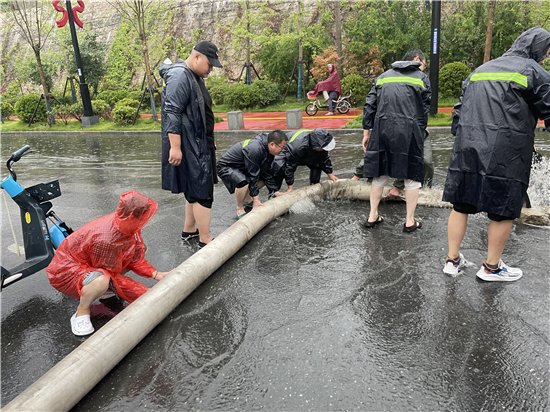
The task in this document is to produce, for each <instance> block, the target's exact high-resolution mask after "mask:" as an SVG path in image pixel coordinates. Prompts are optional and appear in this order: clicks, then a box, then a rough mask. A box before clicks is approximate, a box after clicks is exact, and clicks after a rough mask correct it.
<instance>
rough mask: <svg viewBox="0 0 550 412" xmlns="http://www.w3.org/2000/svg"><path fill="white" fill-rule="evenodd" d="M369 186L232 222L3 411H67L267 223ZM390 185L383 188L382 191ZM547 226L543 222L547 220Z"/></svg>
mask: <svg viewBox="0 0 550 412" xmlns="http://www.w3.org/2000/svg"><path fill="white" fill-rule="evenodd" d="M369 189H370V185H369V184H367V183H364V182H360V181H359V182H358V181H352V180H339V181H337V182H335V183H332V182H330V181H325V182H322V183H320V184H317V185H313V186H309V187H304V188H301V189H298V190H295V191H293V192H291V193H290V194H288V195H285V196H281V197H278V198H276V199H273V200H271V201H269V202H266V203H265V205H264V206H263V207H259V208H257V209H255V210H254V211H252V212H251V213H249V214H248V215H247V216H245V217H244V218H242V219H240V220H238V221H237V222H235V223H234V224H233V225H232V226H230V227H229V228H228V229H227V230H225V231H224V232H223V233H221V234H220V235H218V236H217V237H216V239H215V240H214V241H213V242H211V243H210V244H208V246H207V247H205V248H203V249H201V250H199V251H198V252H197V253H195V254H194V255H193V256H191V257H190V258H189V259H187V260H186V261H185V262H183V263H182V264H181V265H179V266H178V267H177V268H176V269H175V270H174V271H173V272H172V273H170V274H169V275H168V276H166V277H165V278H164V279H163V280H162V281H160V282H159V283H157V284H156V285H155V286H154V287H152V288H151V289H150V290H149V291H148V292H147V293H146V294H144V295H143V296H141V297H140V298H139V299H137V300H136V301H135V302H133V303H132V304H131V305H129V306H128V307H127V308H126V309H124V310H123V311H122V312H121V313H119V314H118V315H117V316H116V317H114V318H113V319H111V320H110V321H109V322H108V323H107V324H106V325H105V326H103V327H102V328H101V329H99V330H98V331H97V332H95V333H94V334H93V335H92V336H90V337H89V338H88V339H87V340H86V341H85V342H84V343H82V344H81V345H80V346H79V347H78V348H76V349H75V350H74V351H73V352H71V353H70V354H69V355H67V356H66V357H65V358H64V359H63V360H62V361H60V362H59V363H58V364H57V365H55V366H54V367H53V368H52V369H50V370H49V371H48V372H46V373H45V374H44V375H43V376H42V377H41V378H39V379H38V380H37V381H36V382H35V383H33V384H32V385H31V386H29V387H28V388H27V389H26V390H25V391H24V392H23V393H21V394H20V395H19V396H17V397H16V398H15V399H14V400H12V401H11V402H10V403H9V404H8V405H6V406H5V407H4V408H3V411H29V412H30V411H68V410H70V409H71V408H72V407H73V406H75V405H76V404H77V403H78V402H79V401H80V400H81V399H82V398H83V397H84V396H85V395H86V394H87V393H88V392H89V391H90V390H91V389H92V388H93V387H94V386H95V385H96V384H97V383H98V382H99V381H100V380H101V379H103V377H105V375H107V374H108V373H109V372H110V371H111V369H113V368H114V367H115V366H116V365H117V364H118V363H119V362H120V361H121V360H122V359H123V358H124V357H125V356H126V355H127V354H128V353H129V352H130V351H131V350H132V349H133V348H134V347H135V346H136V345H137V344H138V343H139V342H140V341H141V340H142V339H143V338H144V337H145V336H147V334H148V333H149V332H151V330H153V329H154V328H155V327H156V326H157V325H158V324H159V323H160V322H162V320H164V318H166V316H168V314H169V313H170V312H172V310H174V308H176V307H177V306H178V305H179V304H180V303H181V302H182V301H183V300H184V299H185V298H186V297H187V296H189V295H190V294H191V292H193V291H194V290H195V289H196V288H197V287H198V286H199V285H200V284H201V283H202V282H204V281H205V280H206V279H207V278H208V277H209V276H210V275H211V274H212V273H214V272H215V271H216V270H217V269H218V268H219V267H220V266H222V265H223V264H224V263H225V262H226V261H227V260H229V259H230V258H231V257H232V256H233V255H234V254H235V253H236V252H237V251H238V250H239V249H240V248H241V247H243V246H244V245H245V244H246V243H247V242H248V241H249V240H250V239H252V237H254V235H256V234H257V233H258V232H259V231H260V230H262V228H263V227H264V226H266V225H267V224H268V223H269V222H271V221H272V220H274V219H276V218H277V217H279V216H281V215H282V214H284V213H286V212H287V211H288V210H289V209H290V207H291V206H292V205H294V204H295V203H296V202H298V201H300V200H303V199H305V198H318V199H338V198H347V199H358V200H368V199H369V192H370V190H369ZM389 190H390V187H387V188H385V193H387V191H389ZM440 199H441V192H440V191H437V190H427V191H421V192H420V196H419V200H418V204H419V205H427V206H436V207H444V206H450V205H449V204H448V203H444V202H441V200H440ZM541 214H542V215H543V216H545V217H546V224H548V216H547V215H546V214H544V213H541Z"/></svg>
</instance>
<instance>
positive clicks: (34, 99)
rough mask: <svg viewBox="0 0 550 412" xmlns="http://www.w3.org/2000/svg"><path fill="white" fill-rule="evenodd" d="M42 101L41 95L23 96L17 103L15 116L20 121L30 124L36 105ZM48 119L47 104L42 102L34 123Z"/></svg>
mask: <svg viewBox="0 0 550 412" xmlns="http://www.w3.org/2000/svg"><path fill="white" fill-rule="evenodd" d="M39 100H40V95H39V94H26V95H24V96H21V98H19V100H17V103H15V114H17V117H19V120H21V121H23V122H25V123H28V122H29V121H30V119H31V116H32V114H33V112H34V109H35V108H36V104H37V103H38V101H39ZM47 118H48V116H47V113H46V103H45V102H44V100H42V101H40V105H39V106H38V110H37V111H36V114H35V115H34V120H33V121H34V123H38V122H44V121H46V119H47Z"/></svg>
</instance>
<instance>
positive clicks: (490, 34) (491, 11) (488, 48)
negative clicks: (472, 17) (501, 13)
mask: <svg viewBox="0 0 550 412" xmlns="http://www.w3.org/2000/svg"><path fill="white" fill-rule="evenodd" d="M496 4H497V2H496V1H495V0H491V1H490V2H489V18H488V21H487V37H486V38H485V55H484V56H483V63H487V62H488V61H489V60H491V43H492V41H493V22H494V19H495V7H496Z"/></svg>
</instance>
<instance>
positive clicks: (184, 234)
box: [181, 229, 199, 240]
mask: <svg viewBox="0 0 550 412" xmlns="http://www.w3.org/2000/svg"><path fill="white" fill-rule="evenodd" d="M198 236H199V229H197V230H195V231H194V232H181V240H189V239H193V238H194V237H198Z"/></svg>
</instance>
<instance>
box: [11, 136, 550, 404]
mask: <svg viewBox="0 0 550 412" xmlns="http://www.w3.org/2000/svg"><path fill="white" fill-rule="evenodd" d="M217 136H218V137H217V144H218V155H219V156H221V154H223V153H224V152H225V150H227V148H229V147H230V146H231V145H232V144H234V143H236V142H238V141H240V140H243V139H245V138H249V137H250V134H245V133H243V134H238V135H236V134H227V135H221V134H219V135H217ZM433 138H434V142H433V143H434V162H435V167H436V176H435V184H436V186H438V187H440V188H441V187H442V186H443V182H444V179H445V175H446V167H447V165H448V160H449V154H450V150H451V147H452V138H451V136H450V135H448V134H438V135H435V136H433ZM337 139H338V144H337V147H336V149H335V150H334V151H333V152H331V156H332V158H333V163H334V166H335V172H334V173H335V174H336V175H337V176H339V177H343V178H348V177H351V176H352V174H353V171H354V170H355V166H356V164H357V162H358V161H359V160H360V158H361V157H362V156H361V153H362V152H361V149H360V145H361V136H360V135H358V134H354V133H345V132H344V133H340V134H339V135H338V137H337ZM2 143H3V144H2V159H6V158H7V156H9V153H11V152H12V151H14V150H15V149H17V148H19V147H21V146H23V145H24V144H29V145H31V147H32V149H33V151H34V154H32V155H29V156H27V157H25V158H23V160H22V161H21V162H19V163H18V164H17V165H16V166H17V167H16V171H17V172H18V177H19V181H20V182H21V183H23V184H24V185H31V184H35V183H39V182H47V181H50V180H54V179H58V178H59V180H60V183H61V189H62V192H63V196H62V197H60V198H58V199H54V200H53V203H54V209H55V210H56V212H57V213H58V214H59V215H60V216H61V217H62V218H64V219H66V220H67V221H68V223H70V224H71V225H72V226H73V227H75V228H77V227H79V226H81V225H83V224H84V223H86V222H87V221H89V220H92V219H94V218H96V217H99V216H102V215H104V214H107V213H112V212H113V211H114V209H115V208H116V204H117V201H118V197H119V196H120V194H122V193H123V192H125V191H127V190H133V189H135V190H139V191H140V192H142V193H143V194H145V195H147V196H150V197H151V198H153V199H154V200H156V201H157V202H159V211H158V212H157V214H156V215H155V216H154V217H153V219H152V220H151V222H150V223H149V224H148V225H147V226H146V227H145V228H144V230H143V237H144V240H145V242H146V243H147V245H148V247H149V249H150V251H149V254H148V258H149V260H150V262H151V263H152V264H153V265H154V266H156V267H157V268H159V269H160V270H169V269H171V268H172V267H174V266H177V265H178V264H179V263H181V262H183V261H184V260H185V259H187V257H189V256H191V255H192V254H193V253H194V252H195V251H196V250H197V249H198V246H197V244H196V243H184V242H183V241H181V240H179V234H180V232H181V226H182V222H183V200H182V197H181V196H175V195H171V194H169V193H167V192H165V191H162V190H160V188H159V186H160V138H159V136H157V135H154V134H136V135H132V136H121V135H116V136H105V135H99V136H98V135H95V136H90V135H85V134H82V135H80V134H79V135H73V136H45V135H40V136H28V135H19V136H12V135H9V136H6V135H3V136H2ZM537 148H538V149H539V151H540V152H542V153H543V154H544V155H545V156H547V157H548V155H550V140H549V138H548V135H542V133H541V134H537ZM303 169H304V168H300V169H299V174H298V175H297V179H296V187H301V186H304V185H306V184H307V179H308V173H307V172H306V170H303ZM266 197H267V194H266V193H265V192H262V195H261V198H262V200H263V201H266V200H267V199H266ZM12 203H13V202H12ZM380 210H381V213H382V214H383V215H384V217H385V218H386V221H385V222H384V223H383V224H381V225H379V226H378V227H377V228H376V229H375V230H365V229H363V228H362V226H361V224H362V222H363V221H364V220H366V218H367V216H368V205H367V204H366V203H365V202H361V201H347V200H340V201H313V202H312V201H307V200H306V201H303V202H301V204H298V205H296V206H295V207H293V208H292V210H291V212H290V213H289V214H287V215H284V216H282V217H280V218H278V219H277V220H275V221H273V222H272V223H271V224H269V225H268V226H267V227H266V228H265V229H263V230H262V232H260V234H259V235H257V236H256V237H255V238H253V239H252V240H251V241H250V242H249V243H248V244H247V245H246V246H245V247H244V248H243V249H241V250H240V251H239V252H238V253H237V254H236V255H235V256H234V257H233V258H232V259H231V260H229V261H228V262H227V263H226V264H225V265H224V266H223V267H222V268H221V269H220V270H218V271H217V272H216V273H214V274H213V275H212V276H211V277H210V278H209V279H208V280H207V281H206V282H204V283H203V284H202V285H201V286H200V287H199V288H198V289H197V290H196V291H195V292H194V293H192V294H191V295H190V296H189V297H188V298H187V299H186V300H185V301H184V302H183V303H182V304H181V305H180V306H179V307H178V308H176V310H174V311H173V312H172V313H171V314H170V315H169V316H168V317H167V318H166V319H165V320H164V321H163V322H162V323H161V324H160V325H159V326H158V327H157V328H155V329H154V330H153V331H152V332H151V333H150V334H149V335H148V336H147V337H146V338H145V339H144V340H143V341H142V342H141V343H140V344H139V345H138V346H137V347H136V348H135V349H134V350H133V351H132V352H130V354H129V355H128V356H127V357H126V358H125V359H124V360H123V361H122V362H121V363H120V364H119V365H118V366H117V367H115V368H114V369H113V370H112V371H111V372H110V373H109V374H108V375H107V376H106V377H105V378H104V379H103V380H102V381H101V382H100V383H99V384H98V385H97V386H96V387H95V388H94V389H93V390H92V391H91V392H90V393H89V394H88V395H87V396H86V397H85V398H84V399H82V400H81V401H80V402H79V404H78V405H77V406H75V408H74V410H77V411H87V410H96V409H101V410H106V411H121V410H130V409H134V410H224V411H225V410H228V409H237V410H256V409H267V410H313V411H319V410H347V409H349V410H367V411H371V410H377V411H396V410H466V411H469V410H497V409H499V410H545V409H547V408H548V404H549V400H550V399H549V392H550V391H549V389H550V385H549V383H548V382H549V379H550V373H549V370H548V364H549V360H550V359H549V347H550V345H549V338H550V329H549V318H550V317H549V314H550V313H549V312H550V310H549V309H550V308H549V306H550V303H549V299H548V296H549V292H550V290H549V289H550V287H549V284H548V281H547V268H548V267H549V266H550V259H549V257H548V255H549V254H548V251H549V243H548V242H549V241H548V239H549V236H548V235H549V230H548V229H547V228H540V227H533V226H529V225H524V224H521V223H517V224H516V225H515V226H514V230H513V232H512V235H511V237H510V240H509V242H508V245H507V247H506V249H505V252H504V259H505V261H506V262H507V263H509V264H513V265H517V266H519V267H521V268H522V269H523V270H524V273H525V275H524V277H523V278H522V279H521V280H520V281H518V282H517V283H512V284H499V283H485V282H482V281H478V280H477V278H476V276H475V273H476V272H477V270H478V268H479V265H480V263H481V261H482V260H483V258H484V255H485V250H486V230H487V226H488V220H487V219H486V218H485V217H483V216H475V217H473V218H472V221H471V224H470V226H469V228H468V232H467V235H466V239H465V242H464V246H463V250H462V252H463V253H464V255H465V257H466V259H467V260H468V261H470V262H472V263H471V264H470V265H469V266H467V267H466V269H465V272H464V274H462V275H460V276H458V277H456V278H450V277H448V276H446V275H444V274H443V273H442V267H443V261H444V256H445V253H446V225H447V217H448V214H449V210H448V209H438V208H428V207H419V209H418V211H417V214H418V216H419V217H420V218H421V219H422V220H423V221H424V227H423V228H422V229H421V230H419V231H416V232H415V233H413V234H406V233H403V232H402V230H401V229H402V224H403V219H404V215H405V206H404V204H401V203H386V204H382V205H381V206H380ZM5 215H6V213H5V204H4V203H3V201H2V249H1V251H2V265H3V266H7V267H11V266H14V265H15V264H16V263H18V261H19V259H20V258H17V256H16V255H15V254H14V253H13V252H11V251H10V249H9V247H10V245H12V243H13V240H12V236H11V231H10V229H9V224H8V222H7V219H6V216H5ZM10 216H11V217H12V220H14V224H15V225H16V233H17V234H18V238H19V240H20V242H21V235H20V229H19V223H18V219H19V216H18V212H17V210H16V209H15V204H13V207H12V205H10ZM234 216H235V205H234V198H233V197H232V196H230V195H229V194H228V193H227V191H226V190H225V188H224V187H223V186H221V185H218V186H217V187H216V189H215V202H214V208H213V225H212V232H213V234H214V236H216V235H217V234H219V233H221V232H222V231H223V230H224V229H226V228H227V227H229V226H230V225H231V224H233V223H234V222H235V217H234ZM12 249H13V248H12ZM135 278H136V279H138V280H140V281H142V282H143V283H145V284H146V285H148V286H152V285H153V284H154V283H155V282H154V281H153V280H149V279H142V278H139V277H137V276H135ZM1 297H2V303H1V305H2V318H1V319H2V329H1V334H2V336H1V346H2V348H1V355H2V366H1V368H2V389H1V395H2V406H4V405H6V404H7V403H8V402H9V401H10V400H12V399H13V398H15V397H16V396H17V395H18V394H19V393H21V392H22V391H23V390H24V389H25V388H26V387H28V386H29V385H31V384H32V383H33V382H34V381H35V380H36V379H38V378H39V377H40V376H41V375H42V374H44V373H45V372H47V371H48V370H49V369H50V368H51V367H52V366H54V365H55V364H56V363H57V362H58V361H59V360H61V359H62V358H63V357H64V356H66V355H67V354H68V353H70V352H71V351H72V350H73V349H74V348H76V347H77V346H78V345H79V344H80V343H82V342H83V341H84V340H85V338H79V337H76V336H74V335H72V333H71V331H70V326H69V318H70V316H71V315H72V313H73V312H74V311H75V309H76V306H77V302H76V301H75V300H74V299H71V298H69V297H66V296H63V295H62V294H60V293H58V292H57V291H55V290H54V289H53V288H52V287H51V286H50V285H49V284H48V281H47V277H46V274H45V272H44V271H42V272H40V273H38V274H36V275H33V276H31V277H29V278H27V279H25V280H22V281H21V282H18V283H16V284H14V285H13V286H9V287H8V288H6V289H5V290H4V291H3V292H2V295H1ZM122 309H123V305H122V303H121V302H118V301H116V299H115V300H114V301H111V302H106V303H104V304H98V305H96V306H95V307H94V310H95V312H94V313H95V316H94V318H93V319H92V320H93V321H94V324H95V326H96V327H101V325H102V324H104V323H105V322H107V321H108V320H109V319H110V318H111V317H112V316H114V315H115V314H116V313H118V312H119V311H120V310H122Z"/></svg>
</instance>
